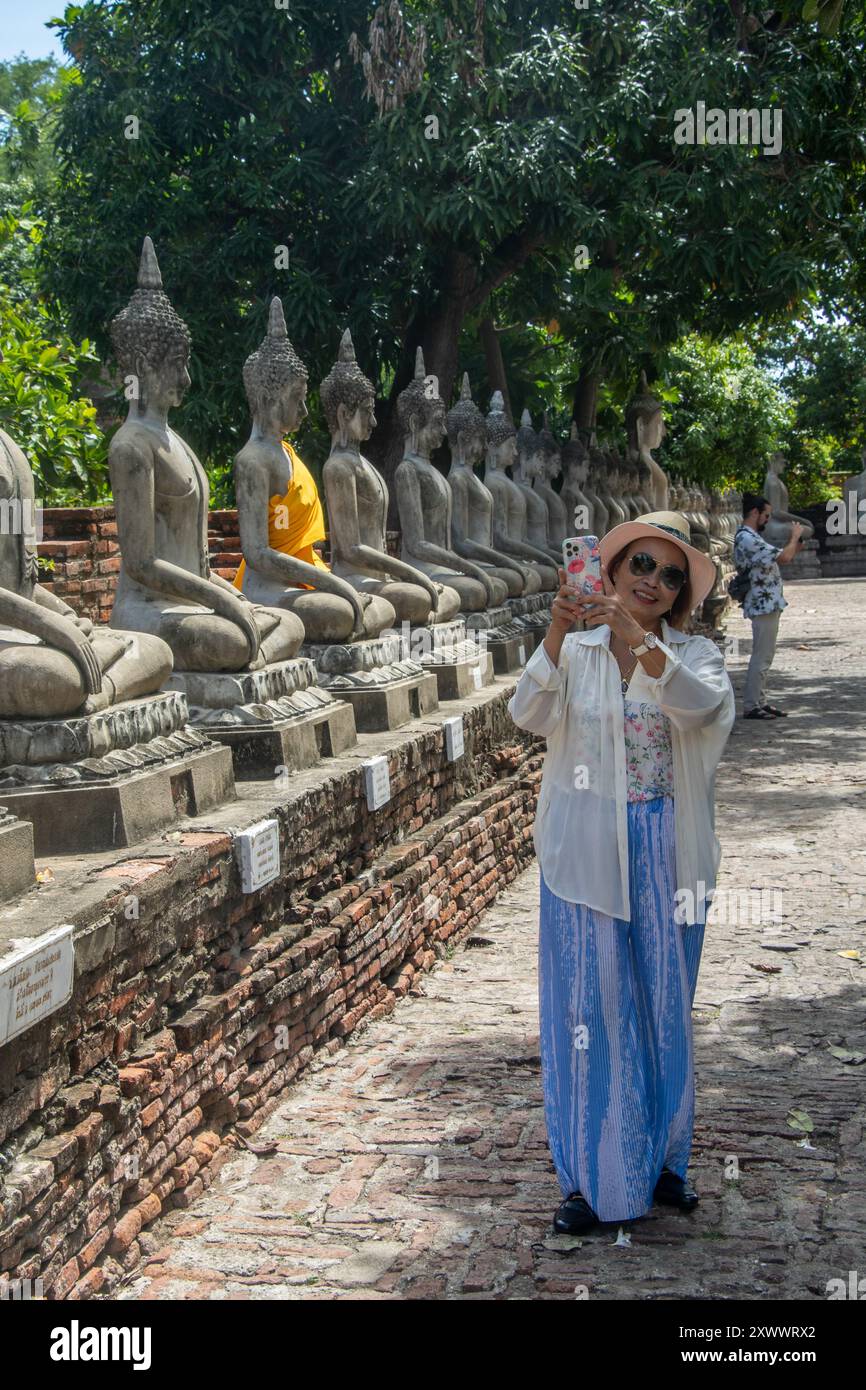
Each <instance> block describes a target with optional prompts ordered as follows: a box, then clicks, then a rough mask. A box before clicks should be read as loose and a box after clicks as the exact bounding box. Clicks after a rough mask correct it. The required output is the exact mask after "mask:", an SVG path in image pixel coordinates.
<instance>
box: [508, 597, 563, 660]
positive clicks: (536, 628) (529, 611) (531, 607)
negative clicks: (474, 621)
mask: <svg viewBox="0 0 866 1390" xmlns="http://www.w3.org/2000/svg"><path fill="white" fill-rule="evenodd" d="M553 599H554V594H552V593H549V594H529V595H527V596H526V597H524V598H510V599H506V607H507V608H508V610H509V612H510V613H511V620H512V622H513V623H514V625H515V627H516V629H517V630H518V631H519V632H521V633H522V634H523V637H524V640H525V646H526V655H527V657H529V656H531V655H532V653H533V652H534V651H535V648H536V647H537V646H538V644H539V643H540V642H543V641H544V637H545V634H546V632H547V629H548V628H549V627H550V605H551V603H552V602H553Z"/></svg>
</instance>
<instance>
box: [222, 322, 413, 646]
mask: <svg viewBox="0 0 866 1390" xmlns="http://www.w3.org/2000/svg"><path fill="white" fill-rule="evenodd" d="M244 387H245V388H246V393H247V399H248V401H249V403H250V410H251V412H252V416H253V428H252V434H251V435H250V438H249V440H248V442H247V443H246V444H245V445H244V447H243V449H241V451H240V453H239V454H238V456H237V458H236V459H235V492H236V495H237V504H238V521H239V524H240V536H241V549H242V551H243V555H244V558H243V560H242V561H241V565H240V568H239V570H238V573H237V575H236V577H235V587H236V588H237V589H240V590H241V591H242V592H243V593H244V594H245V595H246V597H247V598H248V599H250V600H251V601H252V602H254V603H263V604H271V605H273V606H274V607H278V608H285V609H287V610H289V611H290V612H292V613H296V614H297V616H298V617H299V618H300V619H301V621H302V623H303V624H304V631H305V633H306V638H307V641H308V642H345V641H351V640H356V639H359V638H366V637H377V636H378V635H379V633H380V632H381V631H382V629H383V628H386V627H391V626H392V625H393V623H394V618H395V613H394V609H393V608H392V606H391V604H390V603H389V602H388V600H387V599H384V598H382V597H380V596H379V595H378V594H376V595H373V594H361V593H359V592H358V591H357V590H356V589H354V588H353V587H352V585H351V584H347V583H346V581H345V580H344V579H340V578H339V576H337V575H334V574H332V573H331V571H330V570H329V569H328V567H327V565H326V564H325V562H324V560H323V559H322V557H321V556H320V555H319V552H318V551H317V550H316V549H315V544H314V543H315V542H316V541H320V540H324V538H325V519H324V515H323V512H322V503H321V501H320V499H319V491H318V488H317V487H316V483H315V479H314V478H313V475H312V474H311V473H310V470H309V469H308V468H307V466H306V464H305V463H304V461H303V459H302V458H301V457H300V455H299V454H298V453H297V452H296V451H295V449H294V448H293V447H292V445H291V444H290V443H289V442H288V440H287V439H285V438H284V436H285V435H286V434H288V433H291V432H293V431H294V430H296V429H297V428H298V426H299V425H300V423H301V421H302V420H303V419H305V418H306V415H307V407H306V394H307V370H306V368H305V366H304V364H303V363H302V362H301V360H300V358H299V357H298V356H297V354H296V352H295V350H294V348H293V347H292V344H291V343H290V342H289V337H288V334H287V332H286V320H285V317H284V315H283V306H282V303H281V301H280V300H279V299H277V298H276V297H275V298H274V299H272V300H271V307H270V318H269V322H268V331H267V334H266V336H265V339H264V341H263V342H262V344H261V346H260V347H259V348H258V349H257V351H256V352H254V353H252V354H251V355H250V356H249V357H248V358H247V360H246V362H245V364H244Z"/></svg>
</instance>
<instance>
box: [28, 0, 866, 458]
mask: <svg viewBox="0 0 866 1390" xmlns="http://www.w3.org/2000/svg"><path fill="white" fill-rule="evenodd" d="M750 18H751V19H752V20H753V21H754V22H753V23H750V24H745V23H744V22H743V20H744V16H743V11H742V9H741V7H739V6H729V5H726V4H720V3H710V0H686V3H680V0H640V2H638V0H608V3H606V4H605V5H604V6H591V7H590V8H589V9H588V10H586V11H584V10H576V9H575V7H574V5H573V4H572V3H570V2H567V0H435V3H433V0H402V3H397V0H389V3H388V4H387V5H379V6H376V5H374V4H371V3H367V0H293V3H292V5H291V9H290V11H286V10H280V9H277V8H276V7H275V6H265V7H262V8H259V7H250V6H249V4H248V3H246V0H215V3H213V4H210V5H208V6H189V5H188V4H186V3H185V0H140V3H139V4H137V5H136V6H135V7H134V10H133V9H131V8H129V7H126V6H116V5H109V4H107V3H102V2H101V0H88V2H87V3H85V4H82V5H71V6H69V7H68V9H67V10H66V14H65V17H64V20H63V23H62V25H61V32H62V34H63V37H64V42H65V45H66V47H67V50H68V51H69V52H70V54H72V55H73V56H74V58H75V61H76V64H77V67H78V71H79V74H80V83H78V84H76V85H74V86H71V87H70V89H69V90H68V91H67V93H66V96H65V99H64V101H63V105H62V111H61V117H60V125H59V134H58V139H59V151H60V157H61V161H62V169H63V179H62V197H58V200H57V203H56V207H55V209H54V211H53V214H52V217H51V220H50V226H49V233H48V237H47V239H46V259H45V273H46V275H47V277H48V283H49V285H50V286H51V288H52V289H53V290H54V292H55V293H57V294H58V295H62V296H63V298H64V301H65V302H66V303H68V305H69V307H70V310H71V312H72V315H73V324H74V325H75V330H76V331H78V332H81V333H87V334H88V336H93V337H95V338H96V341H97V343H98V345H99V348H100V350H101V351H103V352H107V350H108V341H107V336H106V325H107V322H108V320H109V318H110V316H111V315H112V314H113V313H114V312H115V311H116V310H117V309H118V307H119V306H120V305H121V304H122V303H123V302H125V300H126V298H127V297H128V295H129V293H130V291H131V288H132V284H133V277H134V271H135V265H136V261H137V256H138V249H139V246H140V243H141V238H142V235H143V234H144V232H146V231H147V232H150V233H151V235H153V237H154V239H155V242H156V246H157V250H158V252H159V253H160V255H161V259H162V265H163V272H164V277H165V281H166V285H167V288H168V290H169V292H170V294H171V295H172V297H173V299H174V301H175V303H176V305H177V307H178V309H179V311H180V312H181V313H182V314H183V315H184V317H185V318H186V319H187V320H188V322H189V323H190V326H191V329H192V332H193V338H194V361H193V389H192V391H191V392H190V395H189V398H188V403H187V404H186V405H185V407H184V411H183V415H182V416H181V419H180V424H181V427H182V428H184V429H186V430H188V432H189V434H190V437H191V438H192V440H193V442H194V443H196V444H197V445H198V446H199V448H200V449H201V450H202V451H203V452H204V453H205V455H207V456H208V457H209V459H210V460H211V461H212V462H222V464H223V465H225V464H226V462H227V461H228V460H229V459H230V458H231V457H232V455H233V453H234V452H235V450H236V449H237V447H238V445H239V443H240V442H241V440H242V438H243V436H244V435H245V433H246V430H247V427H248V424H247V412H246V407H245V402H244V400H243V396H242V390H241V377H240V367H241V363H242V361H243V358H244V356H245V355H246V354H247V353H248V352H249V351H250V350H251V348H252V347H253V346H254V345H255V343H256V341H257V340H258V338H259V336H260V334H261V332H262V330H263V326H264V322H265V314H266V306H267V301H268V299H269V297H270V295H271V294H274V293H280V294H281V295H283V297H284V299H285V302H286V307H287V312H288V317H289V323H290V332H291V334H292V337H293V340H294V341H295V344H296V346H297V347H298V348H299V350H300V351H301V353H302V355H303V356H304V357H305V359H306V360H307V361H308V363H309V365H310V368H311V379H312V382H313V383H316V382H317V381H318V380H319V379H320V375H321V374H323V373H324V372H325V371H327V369H328V368H329V366H330V364H331V362H332V360H333V357H334V353H335V350H336V345H337V342H338V340H339V335H340V332H341V330H342V329H343V327H344V326H345V325H346V324H347V323H349V324H351V327H352V330H353V335H354V337H355V341H356V345H357V348H358V353H359V358H360V360H361V362H362V364H363V365H364V366H365V368H366V369H367V370H368V372H370V373H371V374H373V375H374V377H375V378H376V380H377V385H378V387H379V390H380V393H381V395H382V396H383V397H384V398H385V400H384V405H383V407H382V409H381V410H380V412H379V414H380V416H381V424H380V431H379V433H378V436H377V439H376V440H375V441H374V450H373V452H374V456H378V457H379V459H380V460H382V461H384V463H385V466H386V473H388V472H389V470H390V466H391V464H392V463H393V461H394V459H395V457H396V456H397V453H398V450H399V430H398V428H397V422H396V420H395V412H394V402H395V398H396V394H397V392H398V391H399V390H400V389H401V388H402V386H403V385H404V384H405V382H406V380H407V379H408V375H409V372H410V371H411V366H412V363H413V361H414V350H415V347H416V345H417V344H418V343H421V345H422V346H423V347H424V349H425V356H426V362H427V369H428V371H429V372H430V373H432V374H434V375H436V376H437V377H438V378H439V383H440V388H441V390H442V393H443V395H445V397H446V398H448V397H449V396H450V393H451V391H452V388H453V385H454V382H455V379H456V376H457V373H458V369H459V366H460V365H461V363H460V358H461V355H462V356H463V357H466V356H467V354H468V353H471V352H472V351H474V350H476V349H477V346H478V341H479V335H480V334H482V333H483V335H484V345H485V346H484V360H485V368H486V373H487V382H486V383H484V384H482V385H481V386H479V383H478V382H476V383H475V386H476V391H477V393H478V394H479V396H482V395H483V393H484V391H485V390H487V389H489V387H490V386H491V385H494V384H499V383H498V380H497V377H498V376H499V375H503V374H504V373H505V372H506V371H507V367H506V366H505V364H504V363H503V362H501V361H500V360H499V358H500V356H501V348H502V347H503V346H504V345H506V346H507V341H508V335H507V334H506V333H503V336H502V338H501V339H500V337H499V334H498V332H497V330H498V328H499V327H500V326H504V325H509V324H514V325H519V324H523V325H529V326H530V327H531V328H532V329H533V331H537V330H538V329H539V328H541V327H543V326H544V325H545V324H547V323H548V322H549V321H550V320H551V319H553V318H556V319H557V320H558V321H559V324H560V334H561V336H562V337H563V338H565V339H567V340H568V342H569V344H570V348H569V352H570V356H571V358H572V360H573V363H574V366H573V368H572V375H573V378H574V379H573V381H572V383H571V386H572V390H573V391H576V393H577V397H578V400H579V402H581V403H582V407H581V408H583V405H585V406H586V409H587V410H588V412H589V415H590V416H591V414H592V412H593V409H594V398H595V394H596V392H597V384H598V380H599V378H601V377H607V378H609V379H610V378H612V379H621V380H624V379H625V377H626V375H628V376H629V377H630V378H632V379H633V378H634V374H635V372H636V370H637V368H638V367H639V366H642V365H643V366H646V367H648V368H649V369H650V371H651V372H652V370H653V369H654V368H655V367H656V365H657V363H658V362H659V361H660V360H662V357H663V354H664V351H665V350H666V349H667V347H668V346H669V345H670V344H672V343H674V342H676V341H677V340H678V339H679V338H681V337H682V336H683V334H684V333H685V332H688V331H690V330H695V329H696V330H699V331H701V332H704V333H712V334H718V333H721V332H724V331H727V332H733V331H736V330H737V329H739V328H740V327H742V326H744V325H754V324H756V323H764V322H767V321H771V320H773V319H777V320H780V321H781V320H782V319H784V318H785V317H789V316H790V315H791V314H792V313H794V312H795V310H796V309H797V307H798V306H799V305H801V304H802V303H803V302H805V301H806V300H807V299H808V298H809V297H810V296H812V297H815V296H818V295H819V294H829V293H831V291H832V292H833V293H835V294H837V295H845V296H847V297H848V298H849V299H850V300H851V301H852V302H853V301H854V300H856V299H857V297H858V295H860V292H861V286H860V284H859V282H858V280H857V277H856V275H855V274H853V273H852V272H850V270H849V266H850V262H851V259H852V248H853V249H857V248H858V247H859V246H860V245H861V244H862V242H863V233H864V230H866V226H864V214H863V199H862V196H861V195H862V167H863V166H862V140H863V135H864V130H866V114H864V113H866V107H864V82H863V77H864V71H866V57H864V45H863V35H864V21H863V16H862V15H861V14H859V13H852V14H850V15H848V14H847V13H846V14H845V16H844V19H843V22H842V29H841V30H840V34H839V37H838V38H832V37H827V36H825V35H823V34H822V33H821V31H820V29H819V27H818V25H817V24H816V23H815V22H814V20H804V19H803V18H802V16H801V15H800V13H799V12H794V13H791V14H789V15H785V16H783V15H780V14H779V12H777V11H774V12H767V13H764V14H763V16H757V15H751V16H750ZM699 100H703V101H705V102H706V103H707V105H708V106H712V105H719V106H721V107H723V108H725V109H727V108H729V107H731V106H734V107H743V108H751V107H755V108H776V107H782V108H783V111H784V120H785V127H784V146H783V150H782V152H781V154H779V155H778V156H768V155H764V154H761V153H760V152H759V151H758V150H756V149H755V148H753V147H751V146H737V145H728V146H715V147H692V146H685V145H676V144H675V143H674V140H673V127H674V113H675V112H676V111H677V110H678V109H683V108H692V107H694V106H695V104H696V102H697V101H699ZM130 118H134V119H130ZM127 137H130V138H127ZM131 137H135V138H131ZM109 190H110V193H111V196H110V197H109V196H107V193H108V191H109ZM581 245H585V246H586V247H587V249H588V255H589V266H588V268H587V269H577V268H575V250H576V248H577V247H578V246H581ZM280 246H286V247H288V248H289V256H288V268H287V269H284V268H282V266H281V264H280V262H279V258H278V256H279V253H278V252H277V250H276V248H278V247H280ZM831 264H833V265H835V266H836V267H838V269H836V270H834V271H833V272H832V276H833V278H832V281H831V279H830V274H831V273H830V272H829V271H828V270H827V267H828V266H830V265H831ZM515 332H516V336H517V338H518V339H519V341H520V343H521V345H522V347H524V348H525V347H531V346H532V344H531V340H529V339H527V338H526V337H525V336H524V334H523V331H522V330H520V329H516V330H515ZM512 336H513V335H512ZM554 336H556V335H554ZM470 345H471V346H470ZM315 423H316V415H315V411H314V414H313V424H314V425H315ZM376 450H378V454H376Z"/></svg>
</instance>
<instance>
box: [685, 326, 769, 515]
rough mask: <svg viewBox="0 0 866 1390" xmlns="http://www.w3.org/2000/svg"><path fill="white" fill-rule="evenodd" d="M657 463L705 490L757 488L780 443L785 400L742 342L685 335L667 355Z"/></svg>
mask: <svg viewBox="0 0 866 1390" xmlns="http://www.w3.org/2000/svg"><path fill="white" fill-rule="evenodd" d="M665 375H666V379H667V382H668V383H669V385H668V388H667V390H665V391H664V393H663V394H664V396H665V397H666V399H667V408H666V415H667V422H668V434H667V437H666V439H665V440H664V441H663V445H662V450H661V452H660V454H659V459H660V462H662V463H663V464H664V466H665V467H666V468H669V469H670V470H671V471H672V472H674V473H676V474H679V475H681V476H682V477H683V478H686V479H688V480H695V481H696V482H700V483H704V484H706V485H708V486H711V487H736V488H738V489H744V488H745V489H749V490H750V491H756V490H759V489H760V488H761V487H762V486H763V482H764V477H765V475H766V471H767V462H768V460H769V457H770V455H771V454H772V453H773V452H774V451H775V450H777V449H779V448H781V447H783V445H784V444H785V443H786V440H787V436H788V432H789V430H790V427H791V422H792V416H793V410H792V406H791V402H790V401H789V399H788V397H787V396H786V394H785V392H784V391H783V390H782V388H781V386H780V384H779V383H778V382H777V381H775V380H773V378H772V376H771V375H770V372H769V371H768V370H767V369H766V368H765V367H762V366H761V365H760V364H759V363H758V362H757V361H756V358H755V354H754V352H753V350H752V348H751V347H750V346H749V344H748V343H747V342H745V341H744V340H743V339H736V338H729V339H727V340H724V341H720V342H713V341H711V340H708V339H706V338H702V337H699V336H698V335H696V334H691V335H689V336H688V337H687V338H685V339H683V341H682V342H681V343H678V344H677V345H676V347H675V348H674V349H672V350H671V353H670V356H669V360H668V369H667V372H666V374H665Z"/></svg>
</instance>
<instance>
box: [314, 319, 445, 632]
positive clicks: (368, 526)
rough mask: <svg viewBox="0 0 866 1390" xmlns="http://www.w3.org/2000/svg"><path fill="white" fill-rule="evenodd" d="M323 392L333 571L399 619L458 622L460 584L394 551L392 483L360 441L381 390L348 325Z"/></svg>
mask: <svg viewBox="0 0 866 1390" xmlns="http://www.w3.org/2000/svg"><path fill="white" fill-rule="evenodd" d="M321 397H322V409H323V410H324V412H325V418H326V420H327V422H328V427H329V429H330V431H331V452H330V454H329V456H328V459H327V461H326V463H325V467H324V470H323V475H322V476H323V482H324V489H325V500H326V503H327V507H328V524H329V527H330V532H331V560H332V563H331V573H332V574H336V575H338V576H339V577H340V578H341V579H344V580H345V581H346V582H347V583H348V584H351V585H352V587H353V588H354V589H356V590H358V592H359V593H366V594H373V595H378V596H379V597H380V598H383V599H386V600H387V601H388V603H390V605H391V607H392V608H393V609H394V612H395V615H396V618H397V621H398V622H401V623H404V622H405V623H411V624H412V625H416V626H423V625H425V624H429V623H445V622H450V621H452V620H453V619H455V618H456V617H457V613H458V610H459V608H460V595H459V594H458V593H457V591H456V590H455V589H453V588H451V587H450V586H449V585H447V584H439V583H437V582H435V581H434V580H432V579H431V578H430V577H429V576H428V575H427V574H425V573H424V571H423V570H421V569H419V568H418V567H417V566H415V565H410V564H407V563H406V561H405V560H402V559H397V558H396V557H394V556H392V555H389V554H388V551H387V547H386V539H385V530H386V525H387V516H388V487H387V484H386V482H385V479H384V478H383V477H382V475H381V474H380V473H379V471H378V470H377V469H376V468H374V467H373V465H372V464H371V463H370V462H369V461H368V460H367V459H366V458H364V456H363V454H362V453H361V445H362V443H363V442H364V441H365V440H367V439H369V438H370V435H371V434H372V432H373V429H374V428H375V425H376V416H375V413H374V406H375V399H376V393H375V391H374V389H373V383H372V382H371V381H370V380H369V379H368V378H367V377H366V376H364V374H363V372H362V371H361V369H360V367H359V366H358V364H357V361H356V360H355V349H354V347H353V345H352V336H351V334H350V332H349V330H348V329H346V332H345V333H344V334H343V339H342V342H341V344H340V355H339V359H338V361H337V363H336V365H335V366H334V367H333V369H332V370H331V372H330V374H329V376H327V377H326V378H325V380H324V381H323V382H322V386H321Z"/></svg>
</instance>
